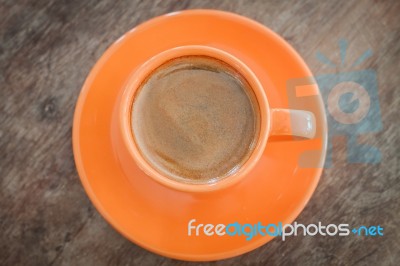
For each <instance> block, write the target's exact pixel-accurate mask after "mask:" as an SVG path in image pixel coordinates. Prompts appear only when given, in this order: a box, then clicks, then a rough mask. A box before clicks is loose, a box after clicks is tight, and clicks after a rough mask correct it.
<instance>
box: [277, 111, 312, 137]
mask: <svg viewBox="0 0 400 266" xmlns="http://www.w3.org/2000/svg"><path fill="white" fill-rule="evenodd" d="M315 128H316V125H315V116H314V114H313V113H312V112H309V111H303V110H292V109H272V110H271V132H270V135H271V136H296V137H303V138H307V139H312V138H314V137H315V131H316V129H315Z"/></svg>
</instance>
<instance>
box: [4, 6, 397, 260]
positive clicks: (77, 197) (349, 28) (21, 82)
mask: <svg viewBox="0 0 400 266" xmlns="http://www.w3.org/2000/svg"><path fill="white" fill-rule="evenodd" d="M193 8H215V9H222V10H227V11H232V12H236V13H239V14H241V15H244V16H247V17H250V18H252V19H254V20H256V21H259V22H260V23H262V24H264V25H266V26H268V27H270V28H271V29H272V30H274V31H276V32H277V33H279V34H280V35H282V36H283V37H284V38H285V39H286V40H287V41H288V42H289V43H290V44H291V45H293V47H294V48H295V49H296V50H297V51H298V52H299V53H300V54H301V56H302V57H303V58H304V59H305V61H306V62H307V64H308V65H309V66H310V68H311V70H312V71H313V73H314V74H315V75H321V74H324V73H333V74H335V73H336V74H337V73H342V72H346V71H352V70H353V69H352V67H351V63H352V62H354V61H355V60H356V59H357V58H358V57H359V56H360V55H361V54H362V53H363V52H365V51H366V50H368V49H371V50H372V51H373V55H372V56H371V57H370V58H368V59H367V60H366V61H365V62H363V63H362V64H361V65H360V66H358V67H356V69H355V70H360V69H361V70H362V69H372V70H373V71H375V72H374V73H376V76H377V80H378V84H377V86H378V94H379V103H380V111H381V121H382V130H380V132H378V133H368V132H366V133H365V134H362V135H360V136H359V138H358V141H360V142H363V143H367V144H369V145H371V146H374V147H377V148H379V149H380V151H381V155H382V160H381V162H380V163H378V164H350V163H346V158H347V156H346V149H347V144H346V137H345V136H342V137H340V136H339V137H336V138H334V141H333V147H334V152H333V159H334V164H333V167H331V168H327V169H326V170H325V171H324V173H323V176H322V178H321V182H320V183H319V186H318V188H317V190H316V192H315V194H314V196H313V197H312V199H311V201H310V202H309V204H308V205H307V207H306V208H305V210H304V211H303V212H302V213H301V215H300V216H299V217H298V218H297V221H298V222H300V223H304V224H310V223H317V222H318V221H321V222H323V223H349V224H356V225H378V224H379V225H381V226H383V227H384V236H382V237H361V236H360V237H357V236H352V235H351V236H348V237H338V236H337V237H322V236H321V237H304V236H301V237H289V238H288V239H287V240H286V241H285V242H283V241H281V240H280V239H274V240H273V241H271V242H270V243H268V244H267V245H264V246H262V247H260V248H258V249H257V250H254V251H252V252H250V253H248V254H245V255H242V256H239V257H236V258H232V259H229V260H225V261H219V262H216V263H215V264H219V265H231V264H244V265H254V264H260V265H266V264H270V265H350V264H351V265H353V264H354V265H377V264H378V265H399V263H400V241H399V238H400V230H399V229H398V227H399V226H400V198H399V196H400V192H399V191H400V182H399V174H400V169H399V148H400V146H399V143H400V140H399V135H400V134H399V133H400V131H399V124H398V123H399V115H400V113H399V106H400V89H399V86H398V84H400V75H399V63H400V15H399V14H400V1H324V2H323V3H322V1H321V2H320V1H297V2H294V1H293V2H292V1H291V2H288V1H228V0H226V1H211V0H210V1H111V0H110V1H95V0H93V1H80V0H73V1H33V0H25V1H12V0H9V1H7V0H2V1H1V2H0V86H1V87H0V178H1V180H0V182H1V183H0V184H1V187H0V264H1V265H47V264H55V265H128V264H141V265H142V264H143V265H168V264H177V265H186V264H190V263H186V262H181V261H175V260H171V259H167V258H164V257H160V256H158V255H155V254H153V253H151V252H148V251H146V250H144V249H142V248H140V247H138V246H136V245H134V244H132V243H131V242H129V241H128V240H126V239H125V238H124V237H122V236H121V235H120V234H119V233H117V232H116V231H115V230H114V229H112V228H111V227H110V226H109V225H108V224H107V222H105V220H104V219H103V218H102V217H101V216H100V215H99V214H98V212H97V211H96V210H95V209H94V207H93V205H92V204H91V202H90V201H89V199H88V198H87V196H86V194H85V192H84V190H83V188H82V185H81V183H80V181H79V177H78V175H77V172H76V169H75V165H74V160H73V155H72V148H71V126H72V117H73V112H74V107H75V102H76V100H77V97H78V95H79V91H80V89H81V86H82V84H83V82H84V80H85V77H86V76H87V74H88V73H89V71H90V69H91V67H92V66H93V65H94V63H95V62H96V60H97V59H98V58H99V57H100V56H101V54H102V53H103V52H104V51H105V50H106V49H107V47H108V46H109V45H110V44H111V43H112V42H113V41H115V40H116V39H117V38H118V37H119V36H121V35H122V34H124V33H125V32H126V31H128V30H129V29H131V28H133V27H135V26H136V25H138V24H140V23H141V22H144V21H146V20H147V19H149V18H152V17H154V16H158V15H161V14H164V13H168V12H172V11H177V10H183V9H193ZM342 38H345V39H347V40H348V43H349V46H348V50H347V56H346V60H347V61H346V62H345V64H344V65H342V66H340V64H339V62H340V53H339V47H338V41H339V40H340V39H342ZM317 51H320V52H321V53H323V54H325V55H327V56H328V57H329V58H330V59H331V61H332V62H334V63H335V65H336V66H334V67H333V68H330V67H329V65H327V64H323V63H321V62H320V61H319V60H317V57H316V53H317ZM378 119H379V118H378ZM209 264H214V263H209Z"/></svg>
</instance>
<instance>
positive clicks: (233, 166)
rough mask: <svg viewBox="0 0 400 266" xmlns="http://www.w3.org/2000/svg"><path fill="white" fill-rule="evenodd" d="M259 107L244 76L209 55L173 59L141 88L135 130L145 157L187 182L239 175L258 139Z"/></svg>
mask: <svg viewBox="0 0 400 266" xmlns="http://www.w3.org/2000/svg"><path fill="white" fill-rule="evenodd" d="M259 127H260V114H259V106H258V103H257V100H256V97H255V95H254V93H253V91H252V89H251V87H250V85H249V84H248V82H247V81H246V80H245V78H244V77H243V76H242V75H241V74H239V73H238V72H237V71H236V70H235V69H234V68H232V67H231V66H229V65H227V64H226V63H224V62H222V61H220V60H218V59H215V58H212V57H207V56H185V57H179V58H175V59H172V60H170V61H168V62H166V63H164V64H163V65H161V66H160V67H158V68H156V69H155V70H154V71H153V72H152V73H151V74H150V75H149V76H148V77H147V78H146V79H145V80H144V81H143V82H142V84H141V85H140V87H139V88H138V90H137V92H136V94H135V97H134V99H133V104H132V115H131V128H132V135H133V138H134V141H135V142H136V145H137V146H138V148H139V151H140V152H141V154H142V156H143V158H144V159H145V160H146V161H147V162H148V163H149V164H150V165H151V166H152V167H153V168H154V169H156V170H157V171H158V172H159V173H161V174H163V175H165V176H167V177H169V178H172V179H175V180H178V181H180V182H186V183H206V182H212V181H216V180H219V179H221V178H225V177H227V176H230V175H232V174H234V173H235V172H236V171H237V170H238V169H240V167H241V166H242V165H243V164H244V163H245V162H246V161H247V159H248V158H249V157H250V155H251V153H252V151H253V149H254V148H255V145H256V142H257V140H258V135H259Z"/></svg>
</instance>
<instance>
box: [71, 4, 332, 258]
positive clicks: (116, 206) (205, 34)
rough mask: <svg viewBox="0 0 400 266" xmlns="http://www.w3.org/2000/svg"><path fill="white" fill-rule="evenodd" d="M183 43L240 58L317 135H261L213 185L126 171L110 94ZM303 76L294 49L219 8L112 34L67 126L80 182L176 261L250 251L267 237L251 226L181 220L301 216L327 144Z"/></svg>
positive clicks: (275, 104) (111, 214)
mask: <svg viewBox="0 0 400 266" xmlns="http://www.w3.org/2000/svg"><path fill="white" fill-rule="evenodd" d="M182 45H208V46H211V47H215V48H219V49H221V50H225V51H227V52H229V53H231V54H232V55H235V56H236V57H237V58H239V59H241V60H242V61H243V62H244V63H245V64H246V65H247V66H248V67H249V68H251V69H252V70H253V72H254V73H255V74H256V75H257V76H258V78H259V80H260V82H261V83H262V85H263V87H264V88H266V89H265V93H266V94H267V97H268V100H269V103H270V105H271V107H272V108H289V107H290V108H292V109H302V110H309V111H312V112H313V113H314V114H315V116H316V123H317V133H316V134H317V137H316V138H314V139H311V140H292V139H289V138H286V139H275V140H274V139H272V140H269V141H268V143H267V145H266V149H265V151H264V153H263V155H262V157H261V159H260V160H259V161H258V163H257V165H256V166H255V167H254V168H253V169H252V170H251V171H250V173H249V174H248V176H246V177H245V178H244V179H243V180H241V181H240V182H239V183H237V184H235V185H233V186H232V187H229V188H226V189H223V190H218V191H213V192H205V193H193V192H192V193H191V192H181V191H175V190H173V189H171V188H168V187H165V186H163V185H161V184H159V183H157V182H156V181H154V180H153V179H151V178H149V177H148V176H147V175H146V174H144V173H143V172H142V171H141V170H140V169H139V168H138V167H137V166H136V165H132V167H133V168H134V171H135V173H136V174H135V175H127V174H125V173H124V171H123V168H122V167H121V165H120V162H119V160H118V156H117V154H116V151H115V147H114V144H113V134H112V130H111V124H112V121H113V116H114V115H115V108H114V107H115V103H116V101H117V97H118V95H119V93H120V91H121V89H122V88H123V87H124V85H125V84H126V82H127V81H128V79H129V77H130V76H131V75H132V73H134V72H135V70H136V69H137V68H138V67H139V66H141V64H143V63H144V62H145V61H147V60H148V59H149V58H151V57H152V56H154V55H156V54H158V53H160V52H162V51H165V50H167V49H171V48H174V47H178V46H182ZM311 76H312V74H311V72H310V70H309V69H308V68H307V66H306V65H305V63H304V62H303V60H302V59H301V58H300V57H299V55H298V54H297V53H296V52H295V51H294V50H293V48H291V47H290V46H289V45H288V44H287V43H286V42H285V41H284V40H283V39H282V38H280V37H279V36H278V35H276V34H275V33H273V32H272V31H270V30H269V29H267V28H265V27H264V26H262V25H261V24H258V23H256V22H254V21H252V20H250V19H247V18H244V17H241V16H238V15H235V14H232V13H227V12H221V11H211V10H191V11H183V12H176V13H171V14H167V15H164V16H161V17H157V18H155V19H152V20H149V21H148V22H146V23H144V24H142V25H140V26H138V27H136V28H134V29H133V30H131V31H130V32H128V33H127V34H125V35H124V36H123V37H121V38H120V39H118V40H117V41H116V42H115V43H114V44H113V45H112V46H111V47H110V48H109V49H108V50H107V51H106V52H105V53H104V55H103V56H102V57H101V58H100V60H99V61H98V62H97V63H96V65H95V66H94V68H93V69H92V71H91V73H90V75H89V76H88V78H87V80H86V82H85V84H84V86H83V89H82V91H81V94H80V96H79V99H78V103H77V107H76V111H75V117H74V127H73V148H74V156H75V162H76V165H77V169H78V172H79V175H80V178H81V181H82V184H83V186H84V188H85V190H86V192H87V194H88V195H89V197H90V199H91V200H92V202H93V204H94V205H95V206H96V208H97V209H98V210H99V212H100V213H101V214H102V215H103V217H104V218H105V219H106V220H107V221H108V222H109V223H110V224H111V225H112V226H114V228H116V229H117V230H118V231H119V232H120V233H121V234H123V235H124V236H125V237H127V238H128V239H130V240H131V241H133V242H135V243H136V244H138V245H140V246H142V247H144V248H146V249H148V250H150V251H153V252H155V253H158V254H161V255H164V256H167V257H171V258H175V259H182V260H217V259H224V258H229V257H233V256H236V255H240V254H243V253H245V252H248V251H250V250H253V249H255V248H257V247H259V246H261V245H263V244H265V243H266V242H268V241H269V240H271V239H272V237H270V236H260V235H257V236H255V237H254V238H253V239H252V240H249V241H247V240H246V237H244V236H228V235H224V236H216V235H214V236H206V235H204V234H202V235H200V236H194V235H192V236H188V222H189V221H190V220H192V219H196V222H195V224H200V223H203V224H207V223H211V224H214V225H217V224H229V223H234V222H239V223H241V224H245V223H249V224H256V223H258V222H261V223H262V224H264V225H266V224H269V223H278V222H282V223H283V224H285V223H291V222H292V221H293V220H294V219H295V218H296V217H297V215H299V213H300V212H301V211H302V210H303V208H304V206H305V205H306V203H307V202H308V200H309V199H310V197H311V195H312V193H313V191H314V189H315V187H316V186H317V183H318V180H319V178H320V175H321V171H322V167H321V165H322V164H323V162H324V159H325V152H326V134H327V128H326V120H325V111H324V107H323V103H322V100H321V97H320V96H319V91H318V88H317V87H316V85H315V84H313V82H312V79H309V78H308V77H311ZM296 82H297V83H296ZM308 83H309V84H308ZM293 84H294V85H293ZM292 85H293V93H292ZM303 85H308V86H303ZM302 87H307V90H303V92H302V93H301V90H298V89H299V88H302ZM299 91H300V92H299ZM304 91H306V92H307V93H305V92H304ZM292 94H293V95H294V96H293V95H292ZM311 161H312V162H313V164H312V165H310V162H311ZM304 162H307V163H308V164H306V163H304Z"/></svg>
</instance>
